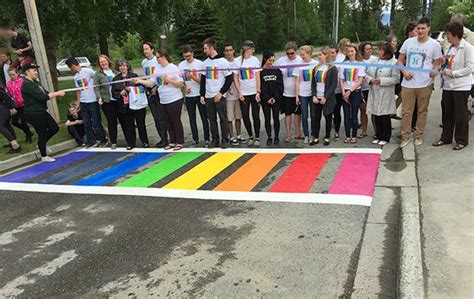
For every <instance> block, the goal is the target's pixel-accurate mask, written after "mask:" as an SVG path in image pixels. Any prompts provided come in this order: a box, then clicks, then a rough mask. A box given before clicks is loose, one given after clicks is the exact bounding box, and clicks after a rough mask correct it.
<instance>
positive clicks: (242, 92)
mask: <svg viewBox="0 0 474 299" xmlns="http://www.w3.org/2000/svg"><path fill="white" fill-rule="evenodd" d="M254 52H255V45H254V43H253V42H252V41H250V40H248V41H245V42H244V44H243V45H242V55H241V56H239V57H237V59H236V61H237V63H238V66H239V68H240V69H239V70H238V71H234V84H235V88H236V89H237V93H238V94H239V99H240V110H241V111H242V118H243V120H244V125H245V129H247V133H248V134H249V140H248V142H247V145H248V146H260V69H259V68H260V61H259V60H258V58H257V57H255V56H253V53H254ZM250 107H252V120H253V131H252V123H251V122H250Z"/></svg>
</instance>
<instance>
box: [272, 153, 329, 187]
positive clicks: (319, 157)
mask: <svg viewBox="0 0 474 299" xmlns="http://www.w3.org/2000/svg"><path fill="white" fill-rule="evenodd" d="M330 156H331V154H300V155H299V156H298V157H296V159H295V160H294V161H293V163H291V165H290V166H289V167H288V168H287V169H286V171H285V172H284V173H283V175H282V176H281V177H280V178H279V179H278V181H276V182H275V184H273V186H272V187H271V188H270V190H269V192H297V193H306V192H308V191H309V190H310V189H311V187H312V186H313V184H314V181H316V179H317V178H318V176H319V174H320V173H321V170H322V169H323V167H324V165H325V164H326V162H327V160H328V159H329V157H330Z"/></svg>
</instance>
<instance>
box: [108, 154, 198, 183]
mask: <svg viewBox="0 0 474 299" xmlns="http://www.w3.org/2000/svg"><path fill="white" fill-rule="evenodd" d="M203 154H204V153H176V154H174V155H171V156H170V157H168V158H166V159H164V160H162V161H160V162H159V163H158V164H156V165H153V166H152V167H150V168H148V169H147V170H145V171H142V172H140V173H138V174H137V175H135V176H133V177H131V178H129V179H127V180H125V181H123V182H122V183H120V184H118V185H117V186H118V187H142V188H144V187H149V186H151V185H153V184H154V183H156V182H158V181H159V180H161V179H163V178H164V177H166V176H168V175H170V174H172V173H173V172H175V171H176V170H178V169H180V168H181V167H183V166H184V165H186V164H188V163H189V162H191V161H193V160H194V159H196V158H198V157H200V156H201V155H203Z"/></svg>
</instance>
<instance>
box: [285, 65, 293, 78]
mask: <svg viewBox="0 0 474 299" xmlns="http://www.w3.org/2000/svg"><path fill="white" fill-rule="evenodd" d="M294 71H295V68H294V67H289V68H287V69H286V76H287V77H293V72H294Z"/></svg>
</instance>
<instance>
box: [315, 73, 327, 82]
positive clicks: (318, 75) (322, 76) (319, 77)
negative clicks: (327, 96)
mask: <svg viewBox="0 0 474 299" xmlns="http://www.w3.org/2000/svg"><path fill="white" fill-rule="evenodd" d="M327 75H328V72H327V71H318V72H317V73H316V83H326V76H327Z"/></svg>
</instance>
